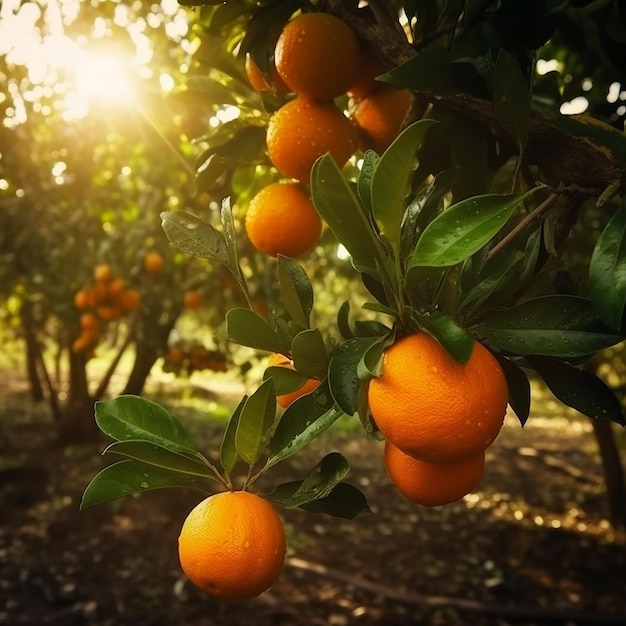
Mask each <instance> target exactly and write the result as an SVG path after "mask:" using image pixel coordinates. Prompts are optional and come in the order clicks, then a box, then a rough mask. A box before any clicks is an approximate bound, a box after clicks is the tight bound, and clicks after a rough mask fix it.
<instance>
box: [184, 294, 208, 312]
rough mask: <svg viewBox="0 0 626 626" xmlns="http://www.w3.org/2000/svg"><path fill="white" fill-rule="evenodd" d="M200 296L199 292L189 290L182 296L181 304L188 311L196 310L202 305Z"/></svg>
mask: <svg viewBox="0 0 626 626" xmlns="http://www.w3.org/2000/svg"><path fill="white" fill-rule="evenodd" d="M202 300H203V298H202V296H201V295H200V292H199V291H196V290H195V289H190V290H189V291H185V293H184V294H183V304H184V305H185V306H186V307H187V308H188V309H197V308H198V307H199V306H200V305H201V304H202Z"/></svg>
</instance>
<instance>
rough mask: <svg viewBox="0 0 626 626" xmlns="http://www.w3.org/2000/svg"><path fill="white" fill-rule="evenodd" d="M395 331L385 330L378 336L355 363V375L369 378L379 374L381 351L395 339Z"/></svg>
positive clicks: (364, 378)
mask: <svg viewBox="0 0 626 626" xmlns="http://www.w3.org/2000/svg"><path fill="white" fill-rule="evenodd" d="M395 337H396V334H395V332H387V333H386V334H385V335H383V336H382V337H378V338H377V339H376V341H374V342H373V343H372V345H371V346H369V347H368V348H367V349H366V350H365V352H364V353H363V356H362V357H361V360H360V361H359V363H358V364H357V370H356V371H357V376H358V377H359V378H360V379H361V380H363V381H366V380H369V379H370V378H375V377H377V376H380V375H381V373H382V367H383V353H384V351H385V349H386V348H388V347H389V346H390V345H391V344H392V343H393V342H394V341H395Z"/></svg>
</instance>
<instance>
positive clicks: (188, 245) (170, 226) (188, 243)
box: [161, 211, 229, 265]
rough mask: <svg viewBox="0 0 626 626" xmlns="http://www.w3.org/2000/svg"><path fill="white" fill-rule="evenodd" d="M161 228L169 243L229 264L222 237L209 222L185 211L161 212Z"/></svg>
mask: <svg viewBox="0 0 626 626" xmlns="http://www.w3.org/2000/svg"><path fill="white" fill-rule="evenodd" d="M161 220H162V225H163V230H164V231H165V234H166V235H167V238H168V239H169V240H170V243H171V244H172V245H174V246H176V247H177V248H178V249H180V250H182V251H183V252H186V253H187V254H192V255H194V256H197V257H200V258H203V259H209V260H210V261H215V262H217V263H221V264H223V265H229V256H228V250H227V247H226V242H225V240H224V237H223V236H222V234H221V233H220V232H218V231H217V230H216V229H215V228H214V227H213V226H211V224H207V223H206V222H204V221H202V220H201V219H200V218H198V217H196V216H195V215H192V214H191V213H187V212H185V211H164V212H163V213H161Z"/></svg>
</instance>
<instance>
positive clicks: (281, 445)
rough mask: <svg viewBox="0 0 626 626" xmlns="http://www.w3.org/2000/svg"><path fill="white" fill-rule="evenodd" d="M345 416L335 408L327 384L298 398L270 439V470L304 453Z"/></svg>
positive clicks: (268, 463) (324, 383) (283, 416)
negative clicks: (293, 456) (308, 445)
mask: <svg viewBox="0 0 626 626" xmlns="http://www.w3.org/2000/svg"><path fill="white" fill-rule="evenodd" d="M341 415H344V412H343V411H342V410H341V409H340V408H339V407H337V406H336V405H335V403H334V400H333V397H332V395H331V394H330V391H329V389H328V382H327V381H324V382H322V384H321V385H320V386H319V387H318V388H317V389H316V390H315V391H313V392H312V393H310V394H307V395H305V396H302V397H301V398H298V399H297V400H296V401H295V402H293V403H292V404H290V405H289V407H288V408H287V409H286V410H285V412H284V413H283V415H282V417H281V418H280V421H279V422H278V426H277V427H276V430H275V431H274V434H273V435H272V438H271V439H270V445H269V454H270V456H269V459H268V461H267V464H266V467H267V468H269V467H271V466H273V465H275V464H276V463H278V462H279V461H282V460H284V459H286V458H289V457H290V456H292V455H293V454H295V453H296V452H298V451H299V450H301V449H302V448H303V447H304V446H306V445H307V444H308V443H309V442H311V441H312V440H313V439H315V437H317V436H318V435H319V434H320V433H322V432H323V431H324V430H326V429H327V428H328V427H329V426H331V425H332V424H333V423H334V422H335V421H336V420H337V419H338V418H339V417H340V416H341Z"/></svg>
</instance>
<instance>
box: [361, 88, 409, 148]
mask: <svg viewBox="0 0 626 626" xmlns="http://www.w3.org/2000/svg"><path fill="white" fill-rule="evenodd" d="M410 104H411V92H410V91H409V90H408V89H394V88H393V87H385V88H382V89H378V90H376V91H374V92H372V93H371V94H370V95H369V96H367V97H365V98H363V99H362V100H360V101H359V103H358V105H357V107H356V109H355V111H354V114H353V118H354V121H355V122H356V123H357V125H358V126H359V128H361V129H362V130H363V131H364V133H365V135H366V141H365V144H366V146H367V147H368V148H372V149H373V150H375V151H376V152H378V153H379V154H382V153H383V152H384V151H385V150H386V149H387V148H388V147H389V146H390V145H391V143H392V141H393V140H394V139H395V138H396V137H397V135H398V132H399V131H400V126H401V125H402V121H403V120H404V116H405V115H406V113H407V111H408V110H409V106H410Z"/></svg>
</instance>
